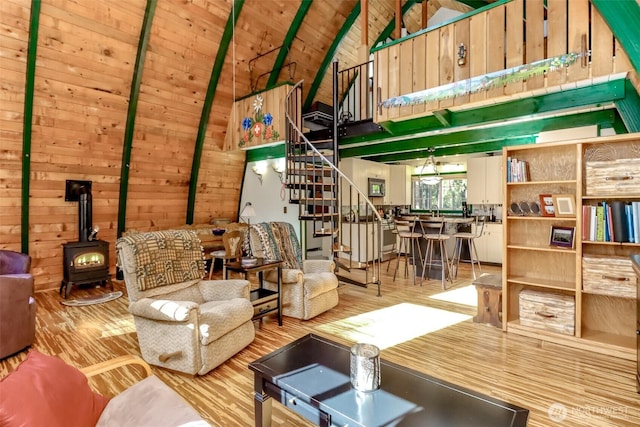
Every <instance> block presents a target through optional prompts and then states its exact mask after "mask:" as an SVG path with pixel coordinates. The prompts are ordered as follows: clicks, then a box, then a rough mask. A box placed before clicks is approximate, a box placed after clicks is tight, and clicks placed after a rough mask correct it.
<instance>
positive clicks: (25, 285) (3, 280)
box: [0, 250, 36, 359]
mask: <svg viewBox="0 0 640 427" xmlns="http://www.w3.org/2000/svg"><path fill="white" fill-rule="evenodd" d="M30 269H31V257H30V256H29V255H27V254H23V253H20V252H13V251H7V250H0V359H3V358H5V357H7V356H10V355H12V354H14V353H17V352H19V351H20V350H22V349H24V348H26V347H28V346H30V345H31V344H32V343H33V339H34V337H35V334H36V301H35V299H34V298H33V276H32V275H31V274H30V273H29V270H30Z"/></svg>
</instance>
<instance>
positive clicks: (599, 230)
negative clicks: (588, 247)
mask: <svg viewBox="0 0 640 427" xmlns="http://www.w3.org/2000/svg"><path fill="white" fill-rule="evenodd" d="M596 241H597V242H604V206H603V205H602V204H599V205H598V206H596Z"/></svg>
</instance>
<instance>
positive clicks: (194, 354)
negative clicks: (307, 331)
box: [116, 230, 255, 375]
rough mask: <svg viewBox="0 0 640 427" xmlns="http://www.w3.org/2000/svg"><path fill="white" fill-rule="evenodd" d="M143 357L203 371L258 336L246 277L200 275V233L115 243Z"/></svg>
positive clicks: (166, 232)
mask: <svg viewBox="0 0 640 427" xmlns="http://www.w3.org/2000/svg"><path fill="white" fill-rule="evenodd" d="M116 252H117V256H118V264H119V267H120V268H121V269H122V271H123V273H124V280H125V283H126V286H127V293H128V295H129V301H130V305H129V311H130V312H131V314H133V318H134V321H135V325H136V330H137V333H138V342H139V343H140V351H141V353H142V357H143V359H144V360H145V361H146V362H147V363H149V364H152V365H156V366H161V367H165V368H168V369H173V370H176V371H180V372H184V373H187V374H199V375H204V374H206V373H207V372H209V371H210V370H212V369H214V368H215V367H216V366H218V365H220V364H222V363H223V362H224V361H226V360H227V359H229V358H230V357H232V356H233V355H235V354H236V353H237V352H239V351H240V350H242V349H243V348H244V347H246V346H247V345H249V344H250V343H251V342H252V341H253V339H254V338H255V329H254V326H253V322H252V321H251V318H252V317H253V306H252V305H251V302H250V300H249V290H250V288H249V286H250V285H249V282H248V281H247V280H203V279H202V278H203V277H204V274H205V273H204V259H203V255H202V246H201V243H200V240H199V239H198V237H197V235H196V234H195V233H194V232H193V231H190V230H164V231H155V232H149V233H137V234H132V235H129V236H126V237H121V238H120V239H118V241H117V242H116Z"/></svg>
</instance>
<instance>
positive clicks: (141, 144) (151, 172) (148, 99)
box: [0, 0, 245, 290]
mask: <svg viewBox="0 0 640 427" xmlns="http://www.w3.org/2000/svg"><path fill="white" fill-rule="evenodd" d="M146 4H147V2H146V1H145V0H128V1H117V2H93V1H92V2H71V1H66V0H43V1H42V4H41V13H40V18H39V23H38V28H39V35H38V43H37V66H36V75H35V82H34V84H35V89H34V99H33V132H32V135H31V140H32V146H31V180H30V186H31V188H30V190H31V191H30V194H29V197H30V216H29V219H28V221H29V253H30V255H31V256H32V258H33V262H32V266H33V267H32V272H33V274H34V276H35V281H36V285H35V286H36V290H45V289H57V288H58V287H59V285H60V281H61V279H62V248H61V244H62V243H65V242H70V241H76V240H78V230H77V223H78V208H77V203H75V202H65V201H64V191H65V180H67V179H81V180H91V181H92V182H93V224H94V226H98V227H100V232H99V235H98V236H99V237H100V238H101V239H103V240H106V241H108V242H110V244H111V251H112V256H111V257H110V261H111V266H110V267H111V272H112V274H115V256H113V250H114V243H115V240H116V234H117V231H116V230H117V220H118V204H119V196H120V193H119V190H120V174H121V164H122V155H123V147H124V139H125V135H124V132H125V126H126V120H127V111H128V107H129V96H130V89H131V82H132V76H133V73H134V69H133V68H134V65H135V63H136V52H137V48H138V42H139V39H140V32H141V26H142V22H143V18H144V13H145V7H146ZM213 6H214V5H213V4H208V3H206V2H204V3H196V2H193V3H191V2H190V3H188V4H187V3H182V2H175V1H172V0H166V1H163V0H161V1H158V3H157V8H156V11H155V16H154V20H153V21H152V31H151V38H150V41H149V48H148V51H147V53H146V55H147V56H146V63H145V67H144V69H143V71H142V72H143V74H142V85H141V90H140V94H139V103H138V107H137V114H136V122H135V131H134V137H133V141H132V153H131V162H130V166H131V167H130V180H129V187H128V190H129V191H128V199H127V203H128V206H127V217H126V228H127V229H131V228H136V229H141V230H145V229H150V228H152V227H159V228H167V227H172V226H178V225H183V224H184V223H185V221H186V210H187V196H188V193H189V184H190V174H191V167H192V161H193V155H194V146H195V141H196V135H197V132H198V125H199V121H200V117H201V114H202V104H203V100H204V97H205V94H206V91H207V85H208V83H209V80H210V77H211V69H212V66H213V62H214V58H215V53H216V52H217V49H218V47H219V43H220V36H221V33H222V31H223V29H224V25H225V23H226V20H227V17H228V14H229V11H230V7H231V6H230V4H229V2H217V3H216V4H215V7H213ZM221 6H224V7H221ZM30 8H31V1H30V0H6V1H2V2H1V4H0V15H1V17H2V18H1V21H0V22H1V25H2V32H1V35H0V44H1V46H2V49H1V50H0V53H1V55H2V57H1V58H2V61H1V62H0V75H2V83H1V85H2V91H1V92H0V129H1V131H0V146H1V149H0V193H1V198H0V242H1V244H0V247H2V248H6V249H11V250H16V251H19V250H20V249H21V247H20V239H21V234H20V231H21V230H20V224H21V204H22V200H21V188H22V183H21V178H20V174H21V168H22V137H23V117H24V116H23V110H24V102H25V97H24V90H25V70H26V52H27V44H28V40H29V33H28V31H29V19H30V13H31V9H30ZM229 65H231V64H229ZM228 80H229V81H226V80H223V81H222V82H221V83H222V84H230V82H231V78H230V77H229V78H228ZM230 105H231V98H230V97H222V96H221V97H219V99H218V100H216V103H214V105H213V107H212V115H211V117H212V118H211V120H210V124H209V127H208V130H207V135H206V138H205V149H204V152H203V161H202V165H201V169H200V177H199V186H198V195H197V197H196V201H197V203H196V208H195V222H196V223H198V222H209V220H210V219H211V218H215V217H226V218H236V217H237V205H238V199H239V192H240V185H241V182H242V175H243V172H244V159H245V158H244V153H242V152H236V153H224V152H223V151H222V142H223V137H222V135H224V133H225V132H226V122H227V118H228V113H229V108H230Z"/></svg>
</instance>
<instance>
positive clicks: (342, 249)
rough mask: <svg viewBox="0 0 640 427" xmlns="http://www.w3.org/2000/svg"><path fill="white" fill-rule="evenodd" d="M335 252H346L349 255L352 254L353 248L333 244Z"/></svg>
mask: <svg viewBox="0 0 640 427" xmlns="http://www.w3.org/2000/svg"><path fill="white" fill-rule="evenodd" d="M333 252H345V253H349V252H351V248H350V247H349V246H347V245H342V244H340V243H334V244H333Z"/></svg>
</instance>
